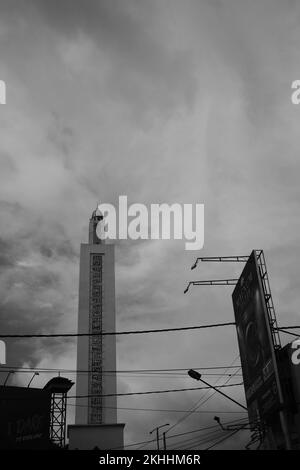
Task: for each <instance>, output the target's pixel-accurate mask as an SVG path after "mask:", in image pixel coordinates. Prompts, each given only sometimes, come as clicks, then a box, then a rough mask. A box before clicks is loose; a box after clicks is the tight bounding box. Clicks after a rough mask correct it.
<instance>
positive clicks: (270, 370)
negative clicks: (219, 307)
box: [232, 251, 280, 422]
mask: <svg viewBox="0 0 300 470" xmlns="http://www.w3.org/2000/svg"><path fill="white" fill-rule="evenodd" d="M232 300H233V308H234V313H235V321H236V326H237V335H238V343H239V350H240V357H241V363H242V371H243V378H244V387H245V394H246V400H247V407H248V412H249V419H250V422H254V421H256V420H257V419H260V418H263V417H264V418H266V417H267V416H268V415H269V414H270V413H272V412H273V411H275V410H276V409H279V403H280V401H279V392H278V388H277V380H276V374H277V365H276V359H275V351H274V346H273V342H272V335H271V329H270V323H269V318H268V312H267V307H266V300H265V296H264V292H263V286H262V280H261V276H260V273H259V266H258V264H257V259H256V254H255V252H254V251H253V252H252V253H251V255H250V257H249V259H248V261H247V263H246V265H245V268H244V270H243V272H242V275H241V277H240V279H239V280H238V283H237V285H236V287H235V289H234V291H233V294H232Z"/></svg>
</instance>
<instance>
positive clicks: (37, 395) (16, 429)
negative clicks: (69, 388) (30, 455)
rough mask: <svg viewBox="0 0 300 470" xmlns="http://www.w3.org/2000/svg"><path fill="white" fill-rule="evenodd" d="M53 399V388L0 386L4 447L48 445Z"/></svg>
mask: <svg viewBox="0 0 300 470" xmlns="http://www.w3.org/2000/svg"><path fill="white" fill-rule="evenodd" d="M50 403H51V394H50V392H49V391H46V390H43V389H37V388H24V387H8V386H0V448H1V449H9V448H10V449H12V448H30V449H36V448H37V449H38V448H47V447H48V446H49V442H50V441H49V428H50Z"/></svg>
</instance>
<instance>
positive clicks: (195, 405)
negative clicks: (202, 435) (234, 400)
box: [167, 356, 239, 433]
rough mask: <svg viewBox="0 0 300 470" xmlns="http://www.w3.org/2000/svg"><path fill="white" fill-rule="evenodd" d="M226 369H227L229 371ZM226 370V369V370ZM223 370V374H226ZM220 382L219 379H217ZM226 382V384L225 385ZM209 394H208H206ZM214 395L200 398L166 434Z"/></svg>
mask: <svg viewBox="0 0 300 470" xmlns="http://www.w3.org/2000/svg"><path fill="white" fill-rule="evenodd" d="M238 358H239V356H237V357H236V358H235V359H234V360H233V361H232V363H231V365H230V366H229V367H234V366H233V364H234V363H235V361H236V360H237V359H238ZM229 367H228V369H229ZM226 370H227V368H226ZM226 370H225V372H226ZM218 380H220V379H218ZM218 380H217V381H216V383H218ZM229 380H230V379H228V380H227V382H228V381H229ZM227 382H226V384H227ZM208 393H209V392H208ZM215 393H217V392H216V391H214V392H213V393H212V394H211V395H210V396H209V397H207V398H206V399H205V395H204V397H201V398H200V399H199V400H198V401H197V402H196V403H195V404H194V405H193V406H192V407H191V408H190V410H189V411H188V412H187V414H186V416H183V417H181V418H180V419H179V420H178V421H176V423H175V424H173V425H172V426H171V427H170V428H169V429H168V430H167V433H168V432H170V431H171V429H174V428H175V427H176V426H178V424H180V423H181V422H182V421H184V420H185V419H187V418H188V417H189V416H190V415H191V414H192V413H193V412H194V411H195V410H197V408H199V407H200V406H201V405H203V404H204V403H206V402H207V401H208V400H209V399H210V398H212V397H213V396H214V395H215Z"/></svg>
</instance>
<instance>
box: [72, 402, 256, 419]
mask: <svg viewBox="0 0 300 470" xmlns="http://www.w3.org/2000/svg"><path fill="white" fill-rule="evenodd" d="M68 406H74V407H76V408H77V407H79V408H88V405H78V404H75V403H68ZM102 408H109V409H114V410H125V411H151V412H164V413H187V412H188V410H174V409H170V408H165V409H161V408H129V407H121V406H102ZM194 413H199V414H202V413H205V414H206V413H207V414H210V413H220V414H232V413H234V414H235V413H236V414H243V413H245V414H246V413H247V411H220V410H201V411H194ZM243 419H244V418H243Z"/></svg>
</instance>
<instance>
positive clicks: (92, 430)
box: [68, 423, 125, 450]
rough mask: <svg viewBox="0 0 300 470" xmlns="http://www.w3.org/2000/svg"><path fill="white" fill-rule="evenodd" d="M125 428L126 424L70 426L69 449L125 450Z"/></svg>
mask: <svg viewBox="0 0 300 470" xmlns="http://www.w3.org/2000/svg"><path fill="white" fill-rule="evenodd" d="M124 427H125V424H124V423H118V424H117V423H114V424H72V425H69V426H68V437H69V449H70V450H76V449H78V450H95V449H99V450H110V449H116V448H118V450H123V447H124ZM116 450H117V449H116Z"/></svg>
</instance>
